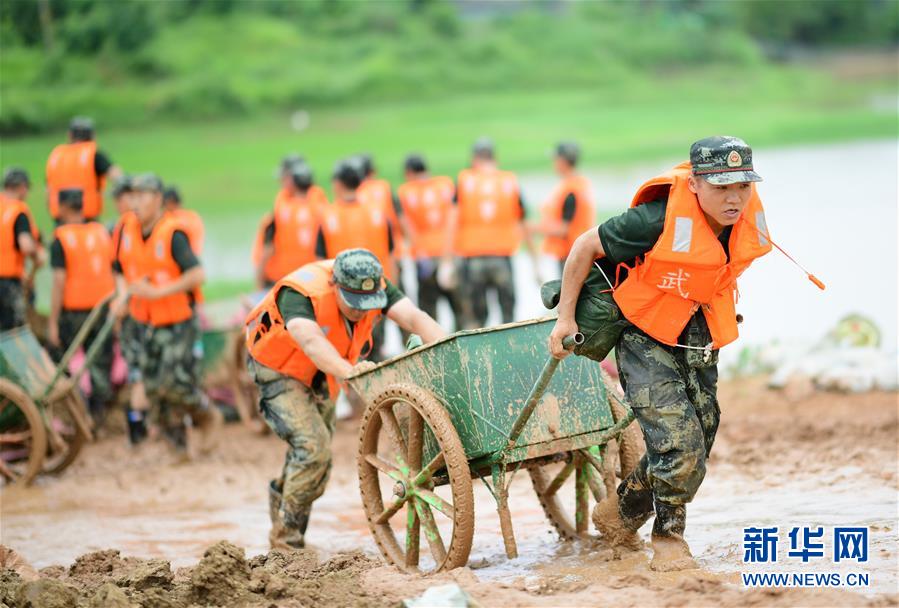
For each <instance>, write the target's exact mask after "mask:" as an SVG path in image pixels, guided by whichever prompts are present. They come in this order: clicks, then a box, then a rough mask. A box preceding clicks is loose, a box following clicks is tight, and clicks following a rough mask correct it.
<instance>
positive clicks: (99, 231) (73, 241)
mask: <svg viewBox="0 0 899 608" xmlns="http://www.w3.org/2000/svg"><path fill="white" fill-rule="evenodd" d="M54 235H55V236H56V238H57V239H59V243H60V245H62V251H63V253H64V255H65V260H66V283H65V287H64V288H63V292H62V307H63V308H64V309H65V310H90V309H91V308H93V307H94V306H96V305H97V304H99V303H100V302H101V301H102V300H103V298H105V297H106V296H108V295H109V294H111V293H112V292H113V291H115V279H114V278H113V276H112V266H111V265H112V259H113V252H112V241H111V240H110V238H109V232H107V231H106V227H105V226H103V224H101V223H99V222H85V223H78V224H63V225H61V226H57V227H56V231H55V232H54Z"/></svg>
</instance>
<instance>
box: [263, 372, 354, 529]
mask: <svg viewBox="0 0 899 608" xmlns="http://www.w3.org/2000/svg"><path fill="white" fill-rule="evenodd" d="M247 367H248V369H249V371H250V374H251V376H252V377H253V380H254V381H255V382H256V385H257V386H258V387H259V408H260V410H261V411H262V416H263V418H265V422H266V423H267V424H268V425H269V427H271V429H272V430H273V431H274V432H275V434H276V435H277V436H278V437H280V438H281V439H283V440H284V441H286V442H287V445H288V448H287V456H286V458H285V460H284V468H283V469H282V471H281V476H280V477H279V478H278V479H274V480H272V482H271V484H270V488H269V493H270V506H271V508H272V525H273V530H272V535H273V537H277V536H278V530H277V528H278V525H279V522H278V520H279V519H280V521H281V522H283V524H284V526H285V527H286V528H287V529H288V533H289V532H290V531H296V532H299V539H298V540H295V543H296V544H297V545H299V546H302V542H303V540H302V539H303V534H305V532H306V526H307V525H308V523H309V513H310V510H311V508H312V502H313V501H314V500H315V499H317V498H318V497H319V496H321V495H322V494H323V493H324V491H325V486H326V485H327V483H328V477H329V475H330V473H331V437H332V436H333V434H334V425H335V423H336V418H335V414H334V402H333V401H331V400H330V399H329V398H328V396H327V395H325V394H322V392H317V391H313V390H312V389H310V388H308V387H306V386H304V385H303V384H302V383H300V382H299V381H298V380H294V379H293V378H290V377H288V376H285V375H283V374H280V373H278V372H276V371H274V370H272V369H270V368H268V367H266V366H264V365H262V364H260V363H258V362H256V361H255V360H253V359H252V358H250V359H249V360H248V365H247ZM323 390H327V388H326V387H325V388H324V389H323ZM286 540H287V542H288V543H290V541H291V540H292V539H291V537H290V536H289V535H288V536H287V538H286Z"/></svg>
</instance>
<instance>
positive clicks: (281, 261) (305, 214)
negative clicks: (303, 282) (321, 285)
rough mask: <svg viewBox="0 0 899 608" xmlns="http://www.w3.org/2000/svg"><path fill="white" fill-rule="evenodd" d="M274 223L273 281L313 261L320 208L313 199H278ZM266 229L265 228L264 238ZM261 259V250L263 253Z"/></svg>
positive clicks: (271, 264) (271, 262)
mask: <svg viewBox="0 0 899 608" xmlns="http://www.w3.org/2000/svg"><path fill="white" fill-rule="evenodd" d="M272 218H273V221H274V222H275V239H274V241H273V243H272V246H273V247H274V253H273V254H272V257H271V261H270V262H269V265H270V266H271V273H272V276H273V278H274V280H276V281H277V280H278V279H280V278H281V277H283V276H286V275H287V274H288V273H291V272H293V271H294V270H296V269H297V268H299V267H300V266H305V265H306V264H308V263H310V262H314V261H315V259H316V257H315V239H316V237H317V236H318V228H319V225H320V205H319V204H316V203H313V202H312V199H311V198H308V197H307V198H306V199H305V200H304V199H302V198H299V197H295V198H285V197H279V198H278V200H277V201H276V202H275V210H274V214H273V215H272ZM264 233H265V229H264V228H263V236H264ZM260 257H261V251H260Z"/></svg>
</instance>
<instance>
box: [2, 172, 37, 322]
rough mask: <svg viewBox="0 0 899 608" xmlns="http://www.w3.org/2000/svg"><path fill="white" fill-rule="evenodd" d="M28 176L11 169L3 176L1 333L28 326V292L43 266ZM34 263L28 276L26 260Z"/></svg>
mask: <svg viewBox="0 0 899 608" xmlns="http://www.w3.org/2000/svg"><path fill="white" fill-rule="evenodd" d="M30 188H31V181H30V180H29V179H28V173H26V172H25V170H24V169H20V168H19V167H10V168H9V169H7V170H6V171H5V172H4V173H3V192H2V193H0V331H5V330H7V329H12V328H14V327H19V326H21V325H25V322H26V318H25V308H26V303H25V290H26V288H27V289H28V290H29V291H30V290H31V289H32V287H31V286H32V285H34V273H35V272H37V269H38V268H40V267H41V266H42V265H43V263H44V258H43V254H42V249H41V247H40V233H39V232H38V229H37V224H36V223H35V222H34V218H33V217H32V216H31V211H30V210H29V209H28V203H26V202H25V201H26V199H27V198H28V190H29V189H30ZM26 258H28V259H29V260H31V268H30V269H29V270H28V272H27V273H26V271H25V259H26Z"/></svg>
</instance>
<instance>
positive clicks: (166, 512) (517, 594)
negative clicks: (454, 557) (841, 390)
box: [0, 380, 899, 607]
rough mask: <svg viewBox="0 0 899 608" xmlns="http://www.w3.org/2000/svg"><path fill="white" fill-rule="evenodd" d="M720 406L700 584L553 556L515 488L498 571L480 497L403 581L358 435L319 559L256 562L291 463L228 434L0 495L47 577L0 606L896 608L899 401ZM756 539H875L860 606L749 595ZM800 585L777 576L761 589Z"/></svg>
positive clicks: (320, 513)
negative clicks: (469, 535)
mask: <svg viewBox="0 0 899 608" xmlns="http://www.w3.org/2000/svg"><path fill="white" fill-rule="evenodd" d="M720 400H721V407H722V423H721V427H720V430H719V439H718V442H717V443H716V445H715V448H714V450H713V452H712V457H711V459H710V462H709V472H708V475H707V479H706V483H705V484H704V486H703V488H702V490H701V491H700V493H699V495H698V496H697V499H696V501H695V502H694V503H693V504H692V505H691V506H690V509H689V513H690V516H689V520H688V528H687V540H688V541H689V542H690V543H691V546H692V547H693V549H694V552H695V553H696V554H697V557H698V558H699V562H700V566H701V568H700V569H699V570H695V571H688V572H684V573H665V574H657V573H654V572H652V571H650V570H649V569H648V561H649V550H648V549H647V550H645V551H643V552H640V553H634V554H628V555H625V556H623V558H621V559H613V556H612V555H611V553H610V552H609V551H606V550H604V548H603V547H602V545H592V544H588V543H563V542H560V541H559V540H558V535H557V534H556V533H555V531H554V530H553V529H552V527H551V526H550V524H549V522H548V521H547V520H546V519H545V517H544V516H543V513H542V510H541V508H540V505H539V503H538V501H537V499H536V496H535V495H534V493H533V490H532V488H531V484H530V483H529V481H528V480H527V476H526V475H520V476H519V477H518V478H516V479H515V480H514V482H513V484H512V490H511V499H510V500H511V504H512V515H513V523H514V524H515V528H516V533H517V536H518V538H519V539H520V553H521V557H519V558H518V559H516V560H512V561H508V560H506V559H505V556H504V554H503V546H502V539H501V537H500V534H499V521H498V518H497V516H496V513H495V510H494V508H493V499H492V497H490V496H489V494H487V493H486V490H484V488H483V487H479V485H476V486H475V488H476V491H475V511H476V516H477V517H476V528H475V535H474V548H473V552H472V555H471V559H470V561H469V565H468V567H466V568H460V569H457V570H454V571H452V572H449V573H443V574H438V575H434V576H429V577H424V578H423V577H416V576H410V575H407V574H403V573H401V572H399V571H398V570H396V569H394V568H392V567H390V566H387V565H384V563H383V561H382V560H381V559H380V556H379V554H378V551H377V547H376V545H375V543H374V541H373V539H372V538H371V536H370V534H369V532H368V526H367V523H366V519H365V515H364V513H363V511H362V507H361V504H360V499H359V488H358V476H357V472H356V464H355V460H356V449H357V446H358V437H357V434H356V433H357V425H358V420H353V421H345V422H341V423H340V425H339V427H338V432H337V435H336V437H335V441H334V445H333V453H334V460H335V466H334V470H333V472H332V477H331V481H330V484H329V487H328V490H327V492H326V494H325V496H324V497H323V498H322V499H321V500H320V501H319V502H317V503H316V506H315V509H314V511H313V517H312V522H311V525H310V533H309V542H310V544H311V545H313V546H314V547H315V550H314V551H311V552H308V553H303V554H297V555H283V554H278V553H268V554H267V553H266V551H267V547H266V534H267V528H268V516H267V505H266V491H265V484H266V480H267V479H269V478H270V477H272V476H273V475H274V474H276V472H277V471H278V469H279V467H280V464H281V458H282V457H283V446H282V445H280V444H279V442H278V441H277V440H276V439H274V438H272V437H259V436H255V435H252V434H250V432H249V431H247V430H246V429H243V428H239V427H237V426H232V427H230V428H227V429H226V432H225V433H226V437H225V438H224V441H223V442H222V443H221V445H220V447H219V448H218V450H217V451H216V452H215V453H213V454H211V455H210V456H208V457H206V458H204V459H202V460H200V461H198V462H195V463H190V464H177V463H176V462H175V459H174V457H173V456H172V455H171V454H169V453H168V451H167V450H166V448H165V447H164V446H163V445H161V444H151V445H147V446H145V447H143V448H141V449H140V450H137V451H131V450H129V449H128V448H126V447H125V446H124V445H123V441H124V440H123V439H122V438H121V437H119V438H111V439H106V440H103V441H101V442H99V443H98V444H94V445H91V446H88V448H87V449H86V451H85V453H84V455H83V457H82V458H81V459H80V460H79V461H78V462H76V463H75V464H74V465H73V466H72V467H71V468H70V469H69V470H67V471H66V472H65V474H64V475H62V476H61V477H58V478H49V479H42V480H41V481H40V483H38V484H37V485H36V486H34V487H31V488H21V489H20V488H12V489H10V488H3V490H2V505H0V509H2V510H0V514H2V528H0V541H2V544H3V545H6V546H8V547H11V548H12V549H14V550H15V551H17V552H18V553H20V554H21V555H22V557H23V558H24V559H25V560H27V561H28V562H30V563H31V564H32V565H33V566H35V567H36V568H38V569H40V572H39V576H40V578H39V579H38V580H36V581H32V582H28V583H26V582H25V580H24V579H23V578H20V577H18V576H16V575H14V574H12V573H11V572H10V571H4V572H3V574H2V576H0V602H5V603H6V604H7V605H9V606H28V605H33V606H41V605H48V606H49V605H58V606H129V605H135V606H136V605H140V606H166V605H168V606H177V607H180V606H189V605H196V606H206V605H212V606H230V605H234V606H237V605H246V606H325V605H328V606H331V605H333V606H341V605H347V606H380V605H385V606H395V605H397V603H398V602H399V601H400V600H401V599H403V598H407V597H413V596H415V595H417V594H419V593H421V592H422V591H424V589H426V588H427V587H429V586H432V585H436V584H441V583H444V582H458V583H459V584H460V585H462V587H464V588H465V589H466V590H467V591H468V593H469V594H470V595H471V596H472V598H474V599H475V600H476V601H477V602H479V603H480V604H481V605H483V606H590V605H597V606H598V605H619V606H681V605H690V606H697V605H699V606H745V605H753V606H894V605H897V602H899V596H897V565H896V564H897V556H899V543H897V521H896V514H897V495H899V492H897V490H899V473H897V417H899V416H897V411H899V403H897V395H896V394H895V393H869V394H864V395H838V394H822V393H811V394H806V395H804V396H792V397H791V396H790V395H788V394H784V393H775V392H771V391H768V390H766V389H765V388H764V383H763V381H762V380H743V381H737V382H729V383H724V384H723V385H722V389H721V394H720ZM749 525H779V526H780V527H781V529H783V528H785V527H789V526H794V525H823V526H832V525H866V526H870V527H871V532H870V534H871V543H870V560H869V562H868V563H867V564H865V565H864V567H863V568H856V570H862V571H865V572H868V573H870V577H871V585H870V587H869V588H867V589H860V590H848V589H845V588H844V589H817V590H807V589H806V590H799V589H765V590H744V589H743V588H742V587H741V585H740V578H739V573H740V572H741V571H743V570H745V568H744V567H743V564H742V561H741V557H742V553H741V551H742V545H741V542H742V528H743V527H744V526H749ZM642 533H643V534H644V536H647V535H648V527H647V528H646V529H644V530H643V531H642ZM784 536H785V535H784ZM220 540H224V541H227V542H221V543H220V542H218V541H220ZM79 556H81V557H79ZM131 556H134V557H131ZM56 564H63V565H62V566H60V565H56ZM800 565H801V564H800ZM813 568H814V566H809V569H808V571H814V570H813ZM817 568H818V570H817V571H829V570H833V568H835V566H834V565H833V564H831V563H830V562H829V561H827V562H824V563H823V564H820V565H818V566H817ZM800 569H801V568H800V567H798V566H795V565H794V564H792V563H786V564H784V563H781V564H778V565H777V566H775V567H773V568H770V567H769V568H767V569H766V570H765V571H772V572H777V571H791V572H792V571H799V570H800ZM26 578H27V576H26ZM41 594H47V595H41Z"/></svg>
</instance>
